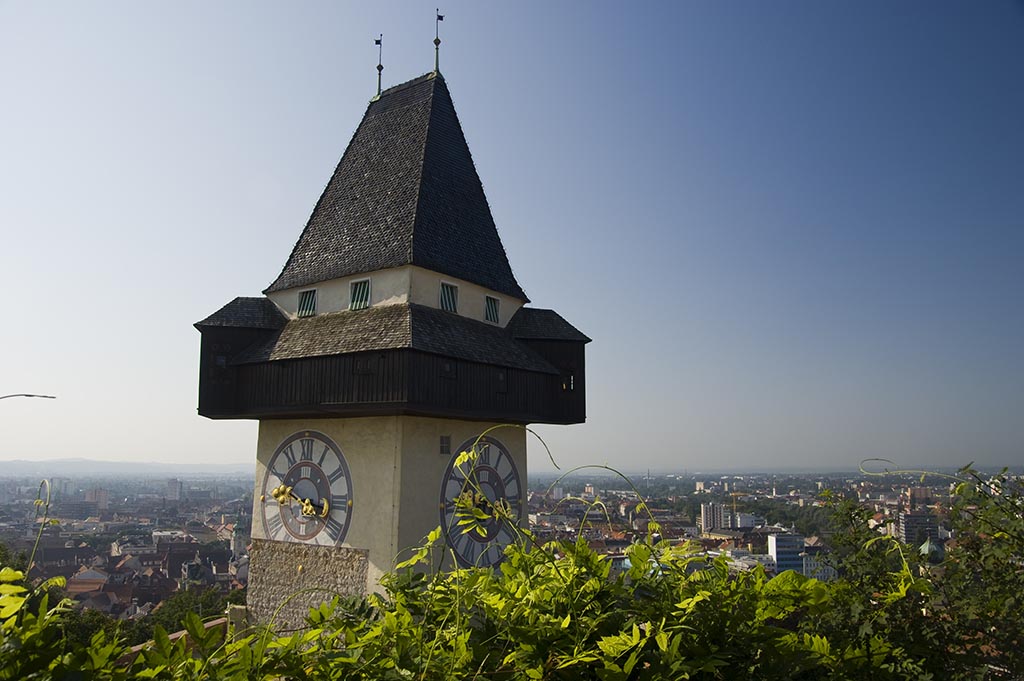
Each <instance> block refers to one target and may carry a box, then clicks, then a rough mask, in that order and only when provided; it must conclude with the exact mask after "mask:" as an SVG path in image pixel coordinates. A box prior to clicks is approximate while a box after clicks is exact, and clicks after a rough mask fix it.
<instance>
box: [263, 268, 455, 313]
mask: <svg viewBox="0 0 1024 681" xmlns="http://www.w3.org/2000/svg"><path fill="white" fill-rule="evenodd" d="M411 270H412V268H411V267H393V268H391V269H387V270H377V271H376V272H369V273H367V274H357V275H353V276H351V277H342V278H341V279H331V280H329V281H322V282H320V283H317V284H312V285H310V286H300V287H298V288H290V289H286V290H284V291H275V292H274V293H268V294H267V297H268V298H270V299H271V300H272V301H274V302H275V303H277V306H278V307H280V308H281V309H282V310H284V312H285V313H286V314H287V315H288V316H289V317H292V318H294V317H295V316H296V314H298V310H299V294H300V293H302V292H303V291H309V290H310V289H316V311H317V314H323V313H325V312H340V311H341V310H347V309H348V306H349V303H350V302H351V287H350V285H351V283H352V282H354V281H360V280H361V279H369V280H370V305H395V304H398V303H405V302H407V301H408V300H409V288H410V278H411V276H412V273H411ZM435 307H436V305H435Z"/></svg>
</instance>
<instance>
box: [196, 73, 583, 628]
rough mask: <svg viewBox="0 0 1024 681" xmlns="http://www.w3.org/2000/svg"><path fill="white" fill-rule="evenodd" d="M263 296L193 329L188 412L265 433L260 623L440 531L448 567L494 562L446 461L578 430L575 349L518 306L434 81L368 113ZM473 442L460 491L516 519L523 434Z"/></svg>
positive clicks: (543, 316) (491, 536)
mask: <svg viewBox="0 0 1024 681" xmlns="http://www.w3.org/2000/svg"><path fill="white" fill-rule="evenodd" d="M263 293H264V296H263V297H258V298H236V299H234V300H233V301H231V302H230V303H228V304H227V305H225V306H224V307H222V308H221V309H219V310H218V311H217V312H215V313H213V314H212V315H210V316H209V317H207V318H206V319H204V320H203V321H201V322H198V323H197V324H196V325H195V326H196V328H198V329H199V331H200V333H201V336H202V341H201V351H200V380H199V413H200V414H201V415H203V416H205V417H207V418H212V419H257V420H259V424H260V426H259V439H258V444H257V451H256V490H255V498H254V508H253V521H252V534H253V547H252V556H251V565H250V593H249V604H250V608H251V609H253V610H254V613H255V615H256V616H257V618H259V619H264V620H266V619H269V614H268V613H270V612H272V610H273V608H275V607H276V606H277V605H279V604H280V603H281V602H282V600H284V599H285V598H286V597H288V596H290V595H294V594H295V593H297V592H298V591H301V590H303V589H308V588H314V589H323V590H325V591H327V592H331V591H336V592H343V593H345V592H347V593H355V592H362V591H364V590H372V589H374V588H375V586H376V583H377V580H378V579H379V578H380V576H381V575H382V574H383V573H385V572H387V571H388V570H390V569H391V567H392V566H393V565H394V563H395V562H396V561H397V560H401V559H402V558H403V557H405V556H407V554H403V552H404V551H407V550H408V549H409V548H412V547H415V546H418V545H419V544H420V543H421V542H422V540H423V537H424V536H425V535H426V534H427V533H428V532H430V531H431V530H432V529H434V528H435V527H437V526H439V525H440V526H442V528H443V530H444V533H445V540H446V542H447V543H448V545H449V547H450V548H451V549H452V551H453V553H454V555H455V556H456V560H457V561H458V563H459V564H461V565H492V564H496V563H497V562H498V561H500V560H501V556H502V549H503V548H504V546H505V545H506V544H507V543H508V542H509V541H511V539H512V537H511V535H510V533H509V532H508V530H507V528H503V527H500V526H498V525H495V526H492V527H488V528H486V529H487V531H486V536H482V535H481V534H480V533H469V534H464V533H461V532H459V531H458V530H456V529H455V527H454V515H453V513H454V509H453V501H454V497H455V496H457V495H458V494H459V493H460V492H461V491H462V489H463V487H464V485H465V482H466V481H465V473H464V472H463V471H461V470H460V469H459V468H458V467H456V466H454V465H453V464H454V459H455V456H456V455H457V454H458V453H459V452H460V451H462V450H465V449H468V448H470V447H471V446H472V445H473V443H474V442H475V441H476V439H477V437H478V436H479V435H480V434H481V433H483V432H484V431H487V430H488V429H490V428H492V427H494V426H499V425H503V424H513V425H525V424H529V423H557V424H570V423H582V422H583V421H584V420H585V412H586V400H585V386H586V380H585V375H584V346H585V344H586V343H588V342H589V341H590V339H589V338H587V337H586V336H585V335H583V334H582V333H580V331H578V330H577V329H576V328H574V327H573V326H572V325H571V324H569V323H568V322H567V321H566V320H565V319H563V318H562V317H561V316H560V315H558V314H557V313H556V312H554V311H552V310H549V309H541V308H534V307H527V306H526V305H527V303H529V302H530V301H529V300H528V298H527V296H526V293H525V292H524V291H523V289H522V287H521V286H520V285H519V282H518V281H517V280H516V277H515V275H514V274H513V272H512V268H511V266H510V265H509V261H508V257H507V256H506V254H505V249H504V247H503V246H502V243H501V239H500V237H499V236H498V230H497V228H496V226H495V224H494V220H493V218H492V216H491V211H490V208H489V207H488V204H487V199H486V197H485V196H484V191H483V186H482V185H481V183H480V178H479V177H478V175H477V172H476V168H475V166H474V164H473V159H472V157H471V155H470V152H469V147H468V146H467V144H466V139H465V137H464V135H463V132H462V127H461V125H460V124H459V119H458V117H457V116H456V114H455V108H454V106H453V104H452V99H451V95H450V94H449V92H448V86H447V84H446V83H445V80H444V78H443V77H442V76H441V75H440V73H438V72H436V71H435V72H433V73H430V74H427V75H424V76H421V77H419V78H416V79H414V80H411V81H409V82H407V83H404V84H402V85H398V86H395V87H392V88H390V89H388V90H385V91H383V92H382V93H380V94H379V95H378V96H377V97H375V98H374V99H373V100H372V101H371V102H370V105H369V107H368V108H367V110H366V113H365V115H364V116H363V119H362V122H361V123H360V124H359V127H358V128H357V129H356V132H355V134H354V135H353V137H352V140H351V142H350V143H349V145H348V148H347V149H346V150H345V152H344V154H343V155H342V157H341V161H340V162H339V164H338V166H337V169H336V170H335V171H334V174H333V176H332V177H331V179H330V181H329V182H328V184H327V187H326V189H324V192H323V194H322V195H321V196H320V199H319V200H318V201H317V203H316V206H314V208H313V212H312V215H311V216H310V218H309V221H308V222H307V223H306V226H305V229H303V231H302V233H301V235H300V236H299V238H298V241H297V242H296V243H295V246H294V248H293V249H292V252H291V254H290V255H289V256H288V259H287V261H286V262H285V264H284V268H283V269H282V270H281V273H280V274H279V275H278V276H277V278H276V279H274V281H273V283H271V284H270V286H269V287H268V288H267V289H266V290H265V291H264V292H263ZM480 444H481V447H480V449H479V450H478V451H479V458H478V462H477V465H476V466H475V468H474V469H473V472H472V473H471V474H472V475H475V476H476V479H475V481H474V482H475V483H476V484H477V485H479V489H481V490H482V491H483V492H484V493H485V494H486V496H487V497H488V498H489V500H490V501H491V502H497V501H503V502H505V503H507V504H508V508H510V509H512V511H513V513H518V515H519V518H520V521H521V522H522V521H525V515H526V507H525V504H526V481H527V478H526V474H527V461H526V432H525V430H524V429H523V428H516V427H501V428H496V429H494V430H490V431H489V432H488V434H487V435H486V436H485V437H484V438H483V439H482V441H481V443H480ZM449 560H450V559H449ZM325 596H327V594H322V595H319V596H318V597H317V596H314V597H311V598H310V599H306V600H305V601H304V602H301V601H302V599H298V601H300V602H297V603H296V607H297V612H301V611H303V610H304V608H306V607H308V604H309V603H316V602H319V601H320V600H323V598H324V597H325Z"/></svg>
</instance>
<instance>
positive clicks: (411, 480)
mask: <svg viewBox="0 0 1024 681" xmlns="http://www.w3.org/2000/svg"><path fill="white" fill-rule="evenodd" d="M401 418H402V465H401V472H402V483H403V484H401V486H400V489H401V492H400V496H399V506H398V531H397V536H398V545H399V550H400V551H401V555H400V557H399V559H400V560H404V559H405V558H408V557H409V555H410V550H411V549H415V548H416V547H419V546H421V545H422V544H423V540H424V537H426V535H427V533H429V532H430V531H431V530H433V529H435V528H436V527H438V526H439V525H441V524H442V521H441V506H442V501H441V492H442V480H443V477H444V473H445V470H446V468H447V467H448V464H449V463H450V461H451V459H453V458H454V457H456V456H458V455H459V451H460V447H462V446H463V445H464V444H465V443H467V442H468V443H469V444H468V445H467V447H468V446H471V445H472V444H473V442H474V441H475V440H476V439H477V438H478V437H479V436H480V435H481V434H482V433H483V432H484V431H486V430H488V429H489V428H491V427H493V426H495V425H498V424H494V423H486V422H480V421H462V420H454V419H438V418H428V417H416V416H405V417H401ZM488 436H489V437H490V438H493V439H496V440H499V441H500V442H501V443H502V444H503V445H504V446H505V447H506V448H507V449H508V452H509V454H510V455H511V457H512V459H513V461H514V463H515V466H516V468H517V469H518V472H519V474H520V476H521V477H522V482H523V485H524V486H525V484H526V472H527V468H526V430H525V429H524V428H521V427H516V426H503V427H499V428H495V429H494V430H491V431H490V432H489V433H488ZM442 439H444V440H445V441H447V442H448V443H450V444H449V447H448V449H449V453H448V454H442ZM467 467H468V466H467ZM524 501H525V497H524ZM519 510H520V521H522V519H524V518H525V517H526V514H525V512H524V509H522V508H521V509H519ZM446 553H447V552H446V551H444V549H442V551H441V556H438V557H439V558H440V557H442V556H443V557H444V560H443V562H442V566H443V567H445V568H451V567H453V566H452V565H451V557H450V556H447V555H446ZM435 567H437V566H435Z"/></svg>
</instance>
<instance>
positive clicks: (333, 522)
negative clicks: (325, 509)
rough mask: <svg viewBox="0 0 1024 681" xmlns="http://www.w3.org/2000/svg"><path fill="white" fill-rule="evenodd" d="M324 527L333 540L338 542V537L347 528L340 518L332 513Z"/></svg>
mask: <svg viewBox="0 0 1024 681" xmlns="http://www.w3.org/2000/svg"><path fill="white" fill-rule="evenodd" d="M324 529H325V530H326V532H327V535H328V536H329V537H330V538H331V541H333V542H335V543H337V542H338V539H339V538H340V537H341V533H342V531H343V530H344V529H345V526H344V525H342V524H341V523H340V522H338V519H337V518H335V517H334V515H333V514H332V515H331V516H330V517H329V518H328V519H327V527H325V528H324Z"/></svg>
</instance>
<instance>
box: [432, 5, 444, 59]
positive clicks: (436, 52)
mask: <svg viewBox="0 0 1024 681" xmlns="http://www.w3.org/2000/svg"><path fill="white" fill-rule="evenodd" d="M434 14H436V15H437V19H436V20H435V21H434V73H441V38H440V36H439V35H438V26H440V25H441V22H442V21H444V15H443V14H441V8H440V7H438V8H436V9H435V10H434Z"/></svg>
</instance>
